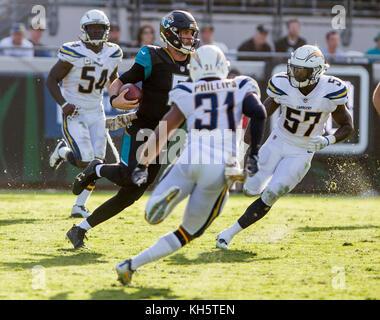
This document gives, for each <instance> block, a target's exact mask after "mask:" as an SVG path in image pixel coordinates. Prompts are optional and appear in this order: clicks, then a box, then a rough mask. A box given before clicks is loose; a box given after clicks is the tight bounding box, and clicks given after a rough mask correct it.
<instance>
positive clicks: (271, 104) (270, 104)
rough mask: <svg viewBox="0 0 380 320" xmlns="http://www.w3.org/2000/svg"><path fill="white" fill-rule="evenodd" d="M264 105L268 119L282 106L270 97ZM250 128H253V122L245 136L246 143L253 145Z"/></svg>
mask: <svg viewBox="0 0 380 320" xmlns="http://www.w3.org/2000/svg"><path fill="white" fill-rule="evenodd" d="M263 105H264V107H265V111H266V118H269V117H270V116H271V115H272V114H273V113H274V112H275V111H276V110H277V108H278V107H279V106H280V105H279V104H278V103H276V102H275V101H274V100H273V99H272V98H270V97H268V98H266V99H265V101H264V103H263ZM250 126H251V121H249V122H248V125H247V130H246V131H245V134H244V142H245V143H246V144H249V145H250V144H251V130H250Z"/></svg>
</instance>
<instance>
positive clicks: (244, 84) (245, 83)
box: [235, 76, 260, 96]
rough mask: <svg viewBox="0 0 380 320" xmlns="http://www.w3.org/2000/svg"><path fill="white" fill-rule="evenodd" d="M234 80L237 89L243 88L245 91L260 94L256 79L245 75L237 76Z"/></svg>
mask: <svg viewBox="0 0 380 320" xmlns="http://www.w3.org/2000/svg"><path fill="white" fill-rule="evenodd" d="M235 80H236V81H237V83H238V87H239V89H245V90H247V92H253V93H256V94H257V95H258V96H260V88H259V85H258V84H257V82H256V80H254V79H252V78H251V77H247V76H238V77H236V78H235Z"/></svg>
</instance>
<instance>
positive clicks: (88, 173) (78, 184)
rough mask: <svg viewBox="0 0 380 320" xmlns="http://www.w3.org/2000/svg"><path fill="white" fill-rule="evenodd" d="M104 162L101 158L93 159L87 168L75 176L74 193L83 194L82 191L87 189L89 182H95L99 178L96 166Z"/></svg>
mask: <svg viewBox="0 0 380 320" xmlns="http://www.w3.org/2000/svg"><path fill="white" fill-rule="evenodd" d="M102 163H103V161H102V160H99V159H95V160H92V161H91V162H90V164H89V165H88V166H87V168H86V169H84V170H83V171H82V172H81V173H79V174H78V175H77V176H76V177H75V180H74V183H73V193H74V194H75V195H79V194H81V193H82V191H83V190H84V189H86V188H87V187H88V185H89V184H91V182H94V181H95V180H96V179H98V176H97V175H96V172H95V167H96V165H98V164H102Z"/></svg>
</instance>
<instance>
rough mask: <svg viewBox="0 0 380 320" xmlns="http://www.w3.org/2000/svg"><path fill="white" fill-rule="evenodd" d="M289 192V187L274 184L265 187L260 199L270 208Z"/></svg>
mask: <svg viewBox="0 0 380 320" xmlns="http://www.w3.org/2000/svg"><path fill="white" fill-rule="evenodd" d="M289 191H290V187H289V186H285V185H282V184H276V185H274V186H270V187H267V188H266V189H265V190H264V192H263V194H262V195H261V199H262V200H263V202H264V203H265V204H267V205H268V206H270V207H271V206H273V204H274V203H275V202H276V201H277V200H278V199H279V198H280V197H282V196H283V195H285V194H287V193H288V192H289Z"/></svg>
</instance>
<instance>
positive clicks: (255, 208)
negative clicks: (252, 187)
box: [238, 198, 271, 229]
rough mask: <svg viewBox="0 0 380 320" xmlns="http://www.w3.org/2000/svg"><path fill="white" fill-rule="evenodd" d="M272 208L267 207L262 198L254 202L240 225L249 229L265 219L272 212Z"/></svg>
mask: <svg viewBox="0 0 380 320" xmlns="http://www.w3.org/2000/svg"><path fill="white" fill-rule="evenodd" d="M270 208H271V207H270V206H267V205H266V204H265V203H264V202H263V201H262V200H261V198H259V199H257V200H256V201H255V202H253V203H252V204H251V205H250V206H249V207H248V208H247V209H246V210H245V212H244V214H243V215H242V216H241V217H240V218H239V220H238V223H239V225H240V226H241V227H242V228H243V229H245V228H248V227H249V226H250V225H251V224H253V223H255V222H256V221H258V220H260V219H261V218H262V217H264V216H265V215H266V214H267V213H268V211H269V210H270Z"/></svg>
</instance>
